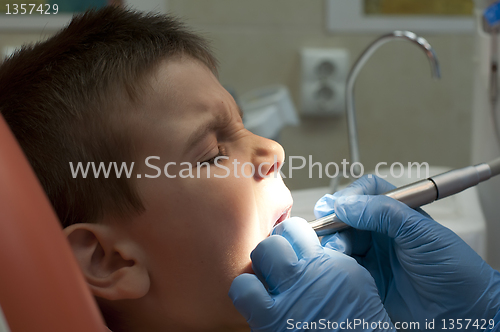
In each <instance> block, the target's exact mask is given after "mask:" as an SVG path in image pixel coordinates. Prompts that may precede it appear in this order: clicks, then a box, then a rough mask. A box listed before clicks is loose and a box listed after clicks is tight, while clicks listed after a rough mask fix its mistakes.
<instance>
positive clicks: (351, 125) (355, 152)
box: [346, 31, 441, 175]
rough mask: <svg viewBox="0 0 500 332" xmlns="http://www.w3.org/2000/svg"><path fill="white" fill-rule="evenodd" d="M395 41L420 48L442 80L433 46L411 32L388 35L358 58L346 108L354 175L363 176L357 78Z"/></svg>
mask: <svg viewBox="0 0 500 332" xmlns="http://www.w3.org/2000/svg"><path fill="white" fill-rule="evenodd" d="M393 40H402V41H403V40H407V41H410V42H412V43H414V44H415V45H417V46H419V47H420V48H421V49H422V50H423V51H424V52H425V54H426V55H427V58H428V59H429V63H430V65H431V73H432V77H434V78H440V77H441V74H440V68H439V63H438V60H437V57H436V54H435V53H434V50H433V49H432V46H431V45H430V44H429V42H427V40H425V39H424V38H422V37H419V36H417V35H416V34H414V33H413V32H410V31H393V32H392V33H389V34H386V35H383V36H381V37H380V38H378V39H377V40H375V41H374V42H373V43H372V44H370V46H368V47H367V48H366V50H365V51H364V52H363V53H362V54H361V56H360V57H359V58H358V60H357V61H356V63H355V64H354V66H353V67H352V69H351V71H350V72H349V76H348V77H347V87H346V108H347V127H348V132H349V150H350V154H351V165H353V166H354V169H353V171H354V172H353V173H354V174H355V175H359V174H361V169H360V167H359V164H360V162H361V161H360V157H359V144H358V129H357V125H356V112H355V109H354V83H356V78H357V77H358V74H359V72H360V71H361V68H363V66H364V65H365V63H366V62H367V61H368V59H369V58H370V57H371V56H372V54H373V53H374V52H375V51H376V50H377V49H378V48H379V47H380V46H382V45H384V44H386V43H388V42H390V41H393Z"/></svg>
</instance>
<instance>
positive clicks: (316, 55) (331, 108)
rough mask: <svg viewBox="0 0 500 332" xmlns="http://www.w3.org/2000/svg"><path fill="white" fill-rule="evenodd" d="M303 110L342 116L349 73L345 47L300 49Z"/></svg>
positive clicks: (303, 111)
mask: <svg viewBox="0 0 500 332" xmlns="http://www.w3.org/2000/svg"><path fill="white" fill-rule="evenodd" d="M301 58H302V59H301V60H302V61H301V62H302V83H301V111H302V114H304V115H308V116H309V115H310V116H314V115H318V116H324V115H342V114H344V112H345V86H346V80H347V75H348V73H349V53H348V51H347V50H345V49H336V48H305V49H303V50H302V52H301Z"/></svg>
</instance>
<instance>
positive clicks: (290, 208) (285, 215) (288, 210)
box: [273, 206, 292, 227]
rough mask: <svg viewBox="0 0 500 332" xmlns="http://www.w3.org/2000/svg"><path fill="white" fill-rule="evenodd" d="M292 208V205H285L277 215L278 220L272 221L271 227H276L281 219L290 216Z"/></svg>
mask: <svg viewBox="0 0 500 332" xmlns="http://www.w3.org/2000/svg"><path fill="white" fill-rule="evenodd" d="M291 210H292V207H291V206H289V207H287V208H286V209H285V210H284V211H283V213H281V215H280V216H279V217H278V220H276V222H275V223H274V225H273V227H276V226H277V225H278V224H279V223H281V222H282V221H284V220H286V219H288V218H290V211H291Z"/></svg>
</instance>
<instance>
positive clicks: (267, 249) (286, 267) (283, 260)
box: [250, 235, 298, 294]
mask: <svg viewBox="0 0 500 332" xmlns="http://www.w3.org/2000/svg"><path fill="white" fill-rule="evenodd" d="M250 258H251V259H252V269H253V271H254V272H255V274H256V275H257V277H259V279H260V280H261V281H262V282H263V283H264V285H265V286H267V287H268V290H269V292H270V293H272V294H279V293H281V292H283V291H285V290H286V289H288V288H289V286H290V285H291V284H292V283H293V282H294V280H293V278H290V276H292V275H293V274H294V270H295V266H296V265H297V263H298V258H297V255H296V254H295V251H294V250H293V248H292V245H291V244H290V243H289V242H288V241H287V240H286V239H285V238H284V237H282V236H279V235H271V236H270V237H268V238H266V239H265V240H263V241H262V242H260V243H259V244H258V245H257V247H256V248H255V249H254V250H253V251H252V253H251V254H250Z"/></svg>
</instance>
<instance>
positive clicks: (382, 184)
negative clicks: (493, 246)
mask: <svg viewBox="0 0 500 332" xmlns="http://www.w3.org/2000/svg"><path fill="white" fill-rule="evenodd" d="M394 188H395V187H394V186H393V185H391V184H389V183H388V182H386V181H384V180H382V179H380V178H377V177H373V178H368V177H367V176H365V177H363V178H361V179H359V180H358V181H356V182H354V183H353V184H352V185H350V186H349V187H348V188H346V189H344V190H341V191H339V192H337V193H335V194H334V195H325V196H324V197H323V198H321V199H320V200H319V201H318V202H317V203H316V207H315V215H316V217H318V218H319V217H322V216H325V215H327V214H330V213H332V212H335V213H336V214H337V216H338V217H339V218H340V219H341V220H342V221H344V222H345V223H346V224H348V225H350V226H352V227H354V228H355V229H350V230H347V231H344V232H341V233H337V234H334V235H329V236H326V237H324V238H323V239H322V244H323V245H324V246H325V247H326V248H332V249H335V250H340V251H341V252H345V253H347V254H349V255H352V257H354V258H355V259H356V261H357V262H358V263H359V264H361V265H362V266H364V267H365V268H366V269H367V270H368V271H369V272H370V274H371V275H372V276H373V278H374V279H375V282H376V285H377V288H378V290H379V293H380V296H381V299H382V302H383V303H384V306H385V307H386V310H387V312H388V313H389V316H390V317H391V319H392V321H393V322H394V323H395V324H396V322H419V323H420V328H421V329H424V328H425V323H426V321H427V322H431V321H432V320H433V319H435V320H434V321H435V327H434V328H435V329H441V328H447V329H461V330H465V329H468V330H485V329H489V328H492V327H493V324H492V322H491V321H490V319H493V318H494V317H495V315H496V314H497V313H499V309H500V273H499V272H497V271H495V270H493V269H492V268H491V267H490V266H489V265H488V264H486V262H484V261H483V260H482V259H481V257H480V256H479V255H478V254H476V252H475V251H474V250H472V249H471V248H470V247H469V246H468V245H467V244H466V243H465V242H464V241H463V240H462V239H461V238H459V237H458V236H457V235H456V234H455V233H453V232H452V231H451V230H449V229H448V228H446V227H444V226H442V225H440V224H439V223H437V222H436V221H434V220H432V219H431V218H430V217H428V215H426V214H422V213H421V212H423V211H421V210H419V211H415V210H413V209H411V208H409V207H408V206H406V205H405V204H403V203H401V202H398V201H396V200H394V199H391V198H389V197H386V196H383V195H381V196H365V195H378V194H382V193H384V192H387V191H389V190H392V189H394ZM360 195H363V196H360ZM499 318H500V315H497V317H495V321H498V320H499ZM460 319H461V320H460ZM467 323H469V324H468V326H467ZM459 325H461V326H459Z"/></svg>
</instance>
